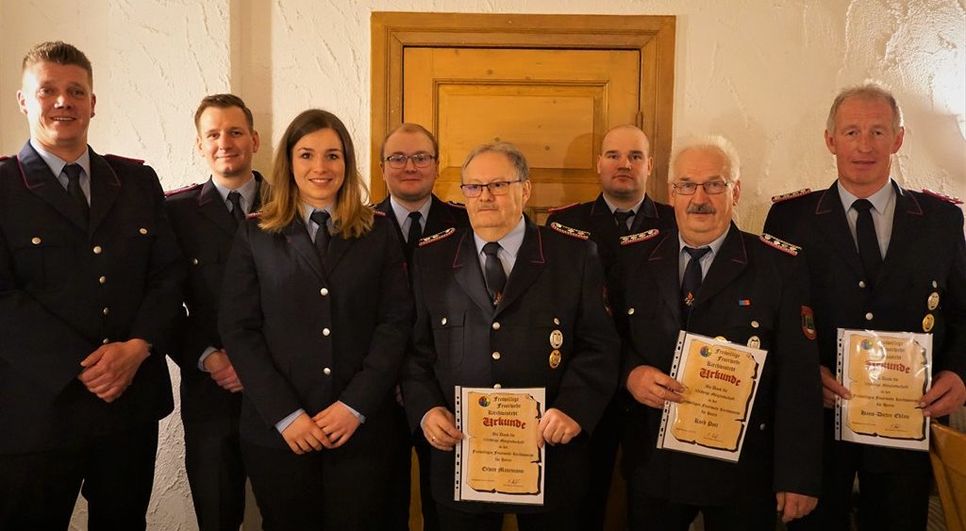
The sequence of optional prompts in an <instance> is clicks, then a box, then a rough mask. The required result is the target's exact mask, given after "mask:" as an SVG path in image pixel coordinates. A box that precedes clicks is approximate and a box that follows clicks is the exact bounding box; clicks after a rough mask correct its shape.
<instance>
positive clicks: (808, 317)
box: [802, 306, 816, 341]
mask: <svg viewBox="0 0 966 531" xmlns="http://www.w3.org/2000/svg"><path fill="white" fill-rule="evenodd" d="M802 333H803V334H805V337H807V338H808V339H811V340H813V341H814V340H815V336H816V334H815V313H814V312H813V311H812V308H811V307H810V306H802Z"/></svg>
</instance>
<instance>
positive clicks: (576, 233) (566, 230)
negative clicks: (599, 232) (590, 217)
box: [550, 221, 590, 240]
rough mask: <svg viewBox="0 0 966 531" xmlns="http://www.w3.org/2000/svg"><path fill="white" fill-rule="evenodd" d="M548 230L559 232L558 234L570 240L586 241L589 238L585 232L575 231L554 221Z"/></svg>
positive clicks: (588, 234)
mask: <svg viewBox="0 0 966 531" xmlns="http://www.w3.org/2000/svg"><path fill="white" fill-rule="evenodd" d="M550 228H551V229H553V230H555V231H557V232H559V233H560V234H565V235H567V236H570V237H571V238H577V239H579V240H586V239H588V238H590V233H589V232H587V231H585V230H579V229H575V228H573V227H568V226H566V225H564V224H561V223H557V222H556V221H554V222H553V223H551V224H550Z"/></svg>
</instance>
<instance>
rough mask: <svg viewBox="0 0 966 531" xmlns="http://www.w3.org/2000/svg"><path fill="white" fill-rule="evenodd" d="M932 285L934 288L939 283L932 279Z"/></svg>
mask: <svg viewBox="0 0 966 531" xmlns="http://www.w3.org/2000/svg"><path fill="white" fill-rule="evenodd" d="M932 287H934V288H938V287H939V283H938V282H936V281H935V280H933V281H932Z"/></svg>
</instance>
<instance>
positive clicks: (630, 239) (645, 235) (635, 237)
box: [620, 229, 661, 245]
mask: <svg viewBox="0 0 966 531" xmlns="http://www.w3.org/2000/svg"><path fill="white" fill-rule="evenodd" d="M660 233H661V231H660V230H659V229H651V230H647V231H644V232H638V233H637V234H628V235H627V236H621V238H620V240H621V245H633V244H635V243H641V242H646V241H647V240H650V239H652V238H654V237H655V236H657V235H658V234H660Z"/></svg>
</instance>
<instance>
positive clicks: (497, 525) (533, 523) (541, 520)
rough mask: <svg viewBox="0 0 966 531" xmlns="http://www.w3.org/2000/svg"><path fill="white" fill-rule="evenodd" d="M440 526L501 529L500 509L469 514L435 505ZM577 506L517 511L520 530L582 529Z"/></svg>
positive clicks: (454, 530)
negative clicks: (524, 511)
mask: <svg viewBox="0 0 966 531" xmlns="http://www.w3.org/2000/svg"><path fill="white" fill-rule="evenodd" d="M436 511H437V514H439V526H440V529H442V530H443V531H500V529H501V527H502V526H503V515H504V513H501V512H486V513H468V512H464V511H460V510H457V509H453V508H452V507H449V506H446V505H442V504H437V505H436ZM580 513H581V511H580V508H579V507H576V506H571V507H560V508H555V509H553V510H548V511H547V512H544V513H527V514H517V524H518V527H519V529H520V531H582V530H581V527H580V519H579V515H580Z"/></svg>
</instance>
